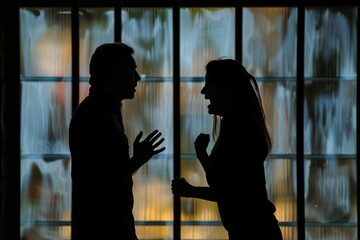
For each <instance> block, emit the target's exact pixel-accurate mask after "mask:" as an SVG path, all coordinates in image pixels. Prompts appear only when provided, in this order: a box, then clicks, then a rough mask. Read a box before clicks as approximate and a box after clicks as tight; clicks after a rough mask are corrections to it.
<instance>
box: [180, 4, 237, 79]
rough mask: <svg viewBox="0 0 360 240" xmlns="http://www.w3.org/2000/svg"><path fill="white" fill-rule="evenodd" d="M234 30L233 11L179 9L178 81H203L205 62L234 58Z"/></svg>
mask: <svg viewBox="0 0 360 240" xmlns="http://www.w3.org/2000/svg"><path fill="white" fill-rule="evenodd" d="M234 28H235V9H234V8H181V9H180V70H181V77H194V76H196V77H198V76H201V77H203V76H204V69H205V65H206V63H207V62H208V61H210V60H213V59H216V58H220V57H226V58H234V57H235V31H234Z"/></svg>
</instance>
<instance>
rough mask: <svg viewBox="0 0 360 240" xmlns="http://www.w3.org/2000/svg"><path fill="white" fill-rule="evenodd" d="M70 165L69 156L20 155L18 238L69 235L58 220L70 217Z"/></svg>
mask: <svg viewBox="0 0 360 240" xmlns="http://www.w3.org/2000/svg"><path fill="white" fill-rule="evenodd" d="M53 160H54V159H53ZM70 167H71V166H70V161H69V159H60V158H59V159H56V160H55V161H48V160H47V159H44V158H26V159H24V158H23V159H22V161H21V179H20V184H21V228H20V229H21V236H22V238H21V239H34V240H35V239H70V229H69V228H68V227H67V228H66V227H65V228H64V227H61V226H60V225H61V224H59V223H60V222H61V221H62V222H63V224H64V225H66V223H67V224H69V223H70V220H71V181H70V171H71V169H70ZM52 222H57V224H58V225H57V226H54V224H52Z"/></svg>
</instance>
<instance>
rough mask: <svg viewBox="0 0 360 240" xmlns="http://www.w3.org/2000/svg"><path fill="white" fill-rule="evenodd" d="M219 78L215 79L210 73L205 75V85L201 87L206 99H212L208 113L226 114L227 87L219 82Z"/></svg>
mask: <svg viewBox="0 0 360 240" xmlns="http://www.w3.org/2000/svg"><path fill="white" fill-rule="evenodd" d="M218 82H221V81H219V80H218V79H213V78H211V76H209V75H208V74H207V75H206V77H205V86H204V87H203V88H202V89H201V92H200V93H201V94H204V97H205V99H207V100H209V101H210V104H209V105H208V113H209V114H215V115H219V116H223V115H224V110H225V108H226V106H224V103H225V101H224V100H225V95H226V92H225V87H224V86H223V85H221V84H219V83H218Z"/></svg>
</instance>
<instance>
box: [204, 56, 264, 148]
mask: <svg viewBox="0 0 360 240" xmlns="http://www.w3.org/2000/svg"><path fill="white" fill-rule="evenodd" d="M201 93H202V94H204V96H205V99H208V100H209V101H210V104H209V105H208V112H209V114H214V115H216V116H220V117H224V116H225V115H228V114H240V115H241V116H242V117H244V118H249V119H251V120H252V121H254V122H255V125H256V126H258V129H259V130H260V131H261V132H262V133H263V136H264V139H265V141H266V142H267V144H266V145H267V149H268V150H270V149H271V141H270V136H269V133H268V131H267V127H266V123H265V114H264V110H263V107H262V101H261V96H260V92H259V88H258V85H257V82H256V80H255V78H254V77H253V76H252V75H251V74H250V73H249V72H248V71H247V70H246V69H245V67H244V66H243V65H242V64H241V63H240V62H238V61H236V60H233V59H217V60H212V61H210V62H208V64H207V65H206V75H205V86H204V87H203V88H202V89H201ZM215 128H216V122H215ZM214 131H215V132H216V129H215V130H214Z"/></svg>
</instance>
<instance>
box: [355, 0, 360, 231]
mask: <svg viewBox="0 0 360 240" xmlns="http://www.w3.org/2000/svg"><path fill="white" fill-rule="evenodd" d="M359 13H360V2H358V4H357V16H358V18H359ZM359 32H360V26H359V21H358V22H357V36H356V37H357V38H358V39H357V42H358V45H357V49H359V42H360V41H359V39H360V38H359ZM359 71H360V54H359V50H357V66H356V179H357V182H356V188H357V197H356V205H357V238H359V237H360V224H359V217H360V207H359V206H360V198H359V193H360V184H359V179H360V164H359V159H360V153H359V149H360V130H359V119H360V113H359V112H360V111H359V106H360V96H359V93H360V84H359Z"/></svg>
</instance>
